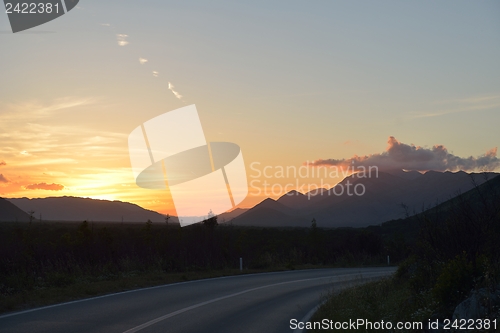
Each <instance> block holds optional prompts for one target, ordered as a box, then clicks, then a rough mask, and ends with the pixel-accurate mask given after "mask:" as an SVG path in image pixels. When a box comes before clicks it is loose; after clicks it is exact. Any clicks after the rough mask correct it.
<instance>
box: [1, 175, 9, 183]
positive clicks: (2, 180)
mask: <svg viewBox="0 0 500 333" xmlns="http://www.w3.org/2000/svg"><path fill="white" fill-rule="evenodd" d="M8 182H9V180H8V179H7V178H5V176H4V175H3V174H1V173H0V183H8Z"/></svg>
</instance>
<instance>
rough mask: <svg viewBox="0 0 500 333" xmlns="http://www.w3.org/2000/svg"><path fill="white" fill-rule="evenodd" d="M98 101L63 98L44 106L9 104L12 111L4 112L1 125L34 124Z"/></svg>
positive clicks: (32, 103)
mask: <svg viewBox="0 0 500 333" xmlns="http://www.w3.org/2000/svg"><path fill="white" fill-rule="evenodd" d="M96 101H97V99H95V98H91V97H87V98H75V97H63V98H57V99H55V100H53V101H52V102H51V103H50V104H48V105H47V104H45V105H44V104H42V103H40V102H38V101H30V102H24V103H16V104H7V105H6V109H8V110H10V111H7V112H2V114H0V123H1V124H2V125H5V124H6V123H7V122H12V121H25V122H26V121H29V122H33V121H35V120H37V119H43V118H48V117H50V116H53V115H54V113H56V111H59V110H65V109H71V108H75V107H79V106H85V105H90V104H94V103H95V102H96Z"/></svg>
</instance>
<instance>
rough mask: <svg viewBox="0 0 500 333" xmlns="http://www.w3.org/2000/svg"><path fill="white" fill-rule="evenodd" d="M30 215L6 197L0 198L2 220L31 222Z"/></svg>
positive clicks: (0, 220) (0, 216)
mask: <svg viewBox="0 0 500 333" xmlns="http://www.w3.org/2000/svg"><path fill="white" fill-rule="evenodd" d="M29 220H30V216H29V215H28V214H27V213H26V212H24V211H23V210H21V209H20V208H19V207H17V206H16V205H14V204H12V203H11V202H9V201H8V200H6V199H3V198H0V222H16V221H17V222H29Z"/></svg>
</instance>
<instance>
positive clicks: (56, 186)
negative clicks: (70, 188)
mask: <svg viewBox="0 0 500 333" xmlns="http://www.w3.org/2000/svg"><path fill="white" fill-rule="evenodd" d="M25 188H26V189H27V190H47V191H61V190H62V189H64V185H61V184H47V183H39V184H30V185H28V186H26V187H25Z"/></svg>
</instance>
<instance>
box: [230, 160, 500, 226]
mask: <svg viewBox="0 0 500 333" xmlns="http://www.w3.org/2000/svg"><path fill="white" fill-rule="evenodd" d="M496 175H497V174H495V173H485V174H468V173H465V172H463V171H460V172H455V173H452V172H436V171H429V172H426V173H425V174H421V173H419V172H405V171H401V170H396V171H391V172H379V173H378V177H375V175H372V178H358V176H357V175H352V176H349V177H347V178H345V179H344V180H343V181H342V182H341V183H340V185H339V186H337V187H336V188H333V189H330V190H327V191H326V190H325V191H324V192H323V193H322V194H321V195H315V196H308V195H302V194H300V193H298V192H289V193H288V194H285V195H284V196H282V197H281V198H279V199H278V200H277V201H275V200H271V199H266V200H264V201H263V202H262V203H261V204H259V205H257V206H255V207H254V208H252V209H250V210H248V211H247V212H245V213H244V214H241V215H240V216H238V217H236V218H235V219H234V220H233V221H232V222H233V224H235V225H253V226H276V227H278V226H303V227H309V226H310V223H311V220H312V219H313V218H315V219H316V221H317V225H318V226H319V227H365V226H368V225H376V224H380V223H383V222H385V221H389V220H394V219H398V218H402V217H404V216H405V214H406V213H410V214H411V213H414V212H421V211H424V210H426V209H428V208H430V207H433V206H436V205H437V204H439V203H442V202H444V201H447V200H448V199H450V198H452V197H455V196H457V195H458V194H460V193H464V192H466V191H468V190H470V189H472V188H473V187H474V182H473V180H474V181H475V182H476V183H477V184H478V185H479V184H481V183H483V182H485V181H486V180H487V179H488V178H490V179H491V178H493V177H494V176H496ZM358 184H359V186H358V193H361V190H362V188H364V194H363V195H361V196H358V195H355V194H354V188H355V186H356V185H358ZM361 185H362V186H363V187H361ZM342 188H343V189H344V193H343V194H342V195H340V194H341V189H342ZM347 188H350V193H351V195H349V194H348V193H347ZM403 204H404V205H405V206H406V209H404V208H403V206H402V205H403ZM263 208H265V209H263ZM266 214H268V215H269V216H266ZM271 216H272V217H271Z"/></svg>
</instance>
